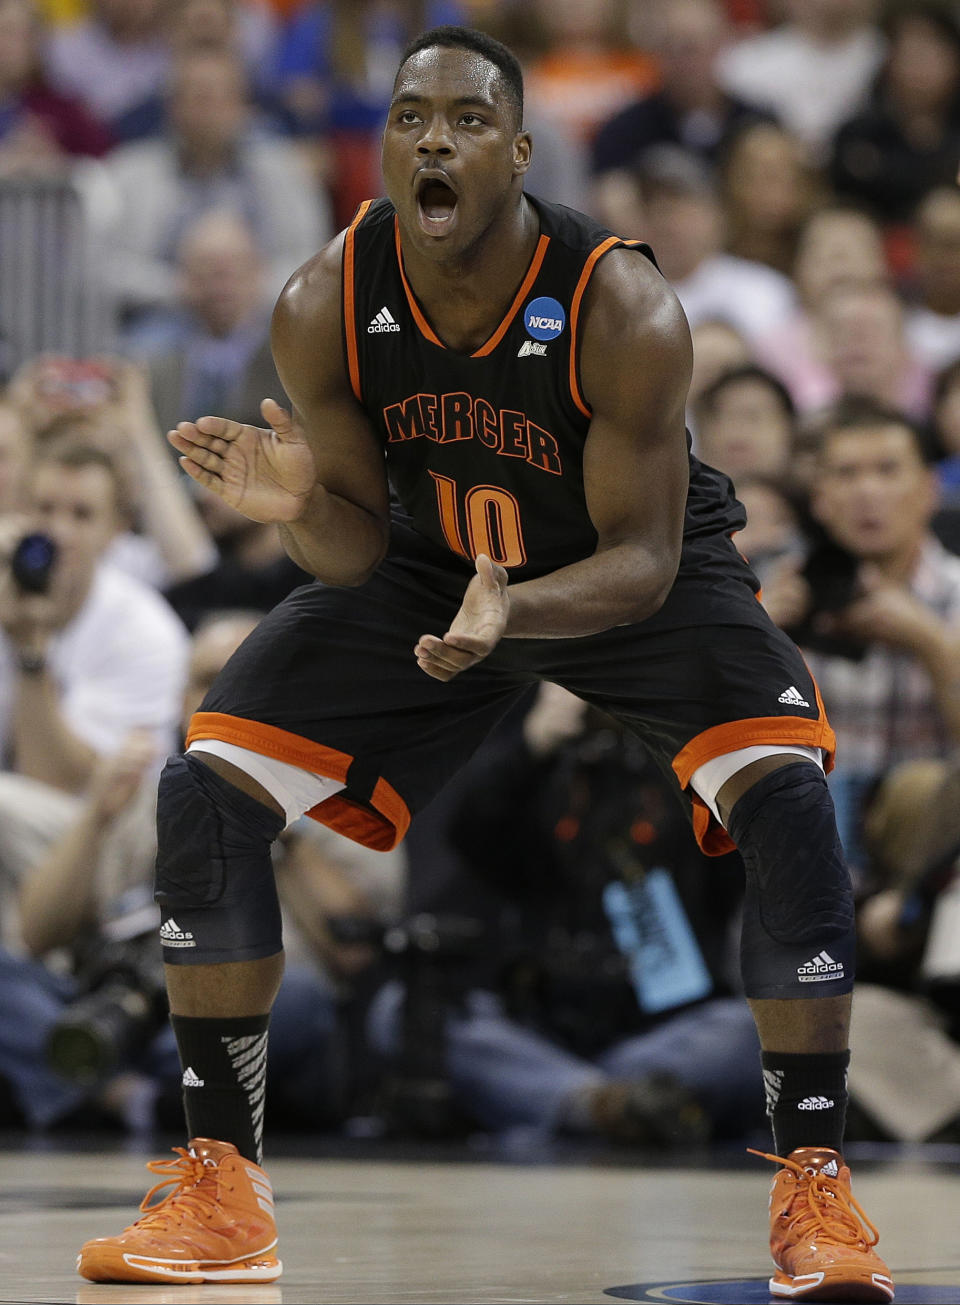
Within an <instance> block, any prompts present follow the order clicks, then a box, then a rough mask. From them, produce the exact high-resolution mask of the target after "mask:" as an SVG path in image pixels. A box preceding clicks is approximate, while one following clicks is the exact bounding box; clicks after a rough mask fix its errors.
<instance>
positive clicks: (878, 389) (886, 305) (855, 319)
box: [819, 284, 932, 421]
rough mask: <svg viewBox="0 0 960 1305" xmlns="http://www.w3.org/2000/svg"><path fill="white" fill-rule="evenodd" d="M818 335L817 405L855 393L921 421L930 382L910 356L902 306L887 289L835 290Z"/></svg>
mask: <svg viewBox="0 0 960 1305" xmlns="http://www.w3.org/2000/svg"><path fill="white" fill-rule="evenodd" d="M819 330H820V333H821V336H820V348H821V349H822V355H821V356H822V359H823V390H822V392H821V395H820V403H832V402H834V401H835V400H836V399H838V398H839V397H840V396H841V395H843V394H854V395H860V396H862V397H864V398H869V399H874V400H876V402H877V403H880V404H886V405H887V406H888V407H893V408H900V409H902V410H903V411H904V412H906V413H908V414H909V416H910V417H911V418H913V419H914V420H915V421H924V420H926V418H927V416H928V415H929V411H930V401H931V388H932V378H931V375H930V372H929V371H928V370H927V368H925V367H924V366H923V365H922V364H921V363H920V362H919V360H918V359H917V358H916V357H914V355H913V354H912V353H911V352H910V347H909V344H908V341H907V337H906V332H905V323H904V309H903V304H902V303H901V301H900V299H899V297H898V296H897V294H896V293H895V292H894V291H893V290H892V289H891V288H890V287H889V286H886V285H880V284H874V285H840V286H837V288H836V289H835V290H834V291H833V292H832V293H831V294H829V295H828V296H827V298H826V299H825V300H824V302H823V306H822V308H821V312H820V321H819Z"/></svg>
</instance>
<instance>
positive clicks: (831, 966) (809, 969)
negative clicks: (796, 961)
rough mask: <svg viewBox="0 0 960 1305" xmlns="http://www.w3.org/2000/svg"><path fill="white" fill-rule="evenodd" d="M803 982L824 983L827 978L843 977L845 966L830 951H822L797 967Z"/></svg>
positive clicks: (798, 976)
mask: <svg viewBox="0 0 960 1305" xmlns="http://www.w3.org/2000/svg"><path fill="white" fill-rule="evenodd" d="M797 978H798V979H799V980H800V982H801V983H823V982H824V981H825V980H826V979H842V978H843V966H842V965H841V964H840V962H839V961H835V960H834V959H833V957H832V956H831V955H830V953H829V952H820V953H819V954H818V955H817V956H814V957H813V958H812V959H811V960H809V961H806V962H805V963H804V964H803V965H801V966H799V968H798V969H797Z"/></svg>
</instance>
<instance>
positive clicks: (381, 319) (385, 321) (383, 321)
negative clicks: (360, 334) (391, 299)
mask: <svg viewBox="0 0 960 1305" xmlns="http://www.w3.org/2000/svg"><path fill="white" fill-rule="evenodd" d="M399 330H400V324H399V322H398V321H397V320H396V318H395V317H394V316H393V314H392V313H391V311H390V309H389V308H381V309H380V311H379V313H377V315H376V317H375V318H374V319H373V321H372V322H371V323H370V325H369V326H368V327H367V335H380V334H382V333H383V332H384V331H399Z"/></svg>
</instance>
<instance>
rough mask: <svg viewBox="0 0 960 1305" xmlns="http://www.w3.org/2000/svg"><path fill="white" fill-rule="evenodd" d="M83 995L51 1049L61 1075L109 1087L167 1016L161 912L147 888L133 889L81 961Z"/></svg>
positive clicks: (56, 1030)
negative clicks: (159, 929) (159, 934)
mask: <svg viewBox="0 0 960 1305" xmlns="http://www.w3.org/2000/svg"><path fill="white" fill-rule="evenodd" d="M77 981H78V986H79V988H80V996H79V997H77V999H76V1000H75V1001H74V1002H72V1003H71V1004H70V1005H69V1006H67V1008H66V1009H65V1010H64V1012H63V1014H62V1015H61V1017H60V1019H59V1020H58V1021H57V1023H56V1024H55V1025H54V1027H53V1028H52V1029H51V1031H50V1033H49V1035H48V1037H47V1044H46V1059H47V1064H48V1065H49V1066H50V1068H51V1069H53V1070H54V1071H55V1072H56V1073H57V1074H59V1075H60V1076H61V1078H65V1079H68V1080H69V1081H70V1082H73V1083H81V1084H85V1085H87V1086H90V1085H93V1084H95V1083H99V1082H102V1081H103V1080H104V1079H106V1078H109V1076H110V1075H111V1074H114V1073H116V1072H117V1070H119V1069H121V1068H122V1067H123V1066H124V1065H126V1064H129V1063H130V1061H131V1060H133V1059H135V1058H136V1056H137V1055H139V1053H140V1052H142V1051H143V1050H144V1049H145V1048H146V1046H147V1044H148V1043H149V1042H150V1040H151V1039H152V1038H153V1036H154V1035H155V1034H156V1033H157V1032H158V1031H159V1029H160V1028H161V1027H162V1025H163V1023H164V1021H165V1019H166V1017H167V1011H168V1007H167V996H166V987H165V984H164V978H163V957H162V953H161V950H160V943H159V940H158V938H157V908H156V906H155V905H154V903H153V901H152V898H151V897H150V896H149V892H148V890H147V889H146V888H137V889H132V890H131V891H130V893H127V894H124V896H123V897H122V898H121V899H120V900H119V901H118V903H117V913H116V914H115V915H114V917H113V918H112V919H110V920H109V921H108V922H107V923H106V924H105V925H104V926H103V928H102V929H101V931H100V932H99V933H98V934H97V935H96V936H95V937H94V939H93V942H92V943H91V944H90V945H89V946H88V948H87V951H86V954H85V955H83V956H82V957H81V958H80V959H79V963H78V966H77Z"/></svg>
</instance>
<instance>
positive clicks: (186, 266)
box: [149, 212, 283, 430]
mask: <svg viewBox="0 0 960 1305" xmlns="http://www.w3.org/2000/svg"><path fill="white" fill-rule="evenodd" d="M177 267H178V270H179V280H180V296H181V307H180V311H179V312H177V313H175V314H171V316H170V317H169V318H168V319H167V329H168V330H169V334H170V338H169V341H168V342H166V344H165V345H158V346H157V347H156V348H155V349H154V351H153V357H152V358H151V361H150V364H149V365H150V379H151V389H152V396H153V405H154V408H155V410H156V413H157V420H158V422H159V424H160V426H161V428H162V429H163V430H169V429H170V428H171V427H173V426H175V425H176V424H177V422H179V421H194V420H195V419H196V418H197V417H202V416H203V415H204V414H205V413H210V412H222V413H225V414H226V415H228V416H231V417H233V418H235V419H236V420H237V421H247V422H252V423H254V424H258V423H259V422H260V420H261V418H260V401H261V400H262V399H263V398H264V397H265V396H267V395H282V393H283V391H282V388H281V385H280V378H279V377H278V376H277V371H276V368H275V367H274V365H273V358H272V355H271V353H270V345H269V340H268V335H269V325H270V319H269V308H268V306H267V304H266V301H265V299H264V293H263V287H264V281H265V279H266V266H265V264H264V260H263V258H262V256H261V254H260V252H259V250H258V249H257V246H256V242H255V241H254V237H253V232H252V230H251V228H250V226H249V224H248V223H247V222H245V221H244V220H243V218H241V217H240V216H238V215H236V214H233V213H230V212H211V213H207V214H204V215H203V216H202V217H200V218H198V219H197V220H196V221H195V222H194V223H193V224H192V225H191V226H189V227H188V228H187V230H186V231H185V232H184V235H183V238H182V240H181V241H180V245H179V247H178V249H177Z"/></svg>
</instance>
